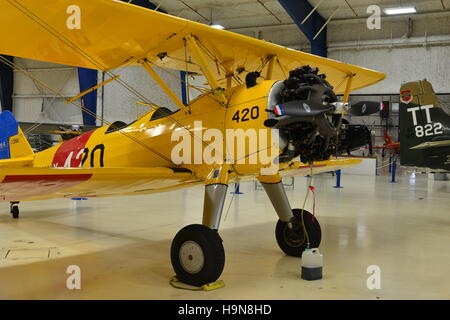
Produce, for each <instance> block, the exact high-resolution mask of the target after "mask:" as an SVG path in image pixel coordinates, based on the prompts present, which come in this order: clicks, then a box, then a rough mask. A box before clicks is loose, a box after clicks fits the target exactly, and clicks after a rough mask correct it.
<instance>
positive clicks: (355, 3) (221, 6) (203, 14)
mask: <svg viewBox="0 0 450 320" xmlns="http://www.w3.org/2000/svg"><path fill="white" fill-rule="evenodd" d="M309 2H310V3H311V5H313V6H316V5H317V4H318V3H319V2H321V0H309ZM158 5H160V6H161V7H162V8H164V9H165V10H166V11H167V12H169V13H170V14H172V15H176V16H178V17H182V18H186V19H189V20H193V21H198V22H202V23H211V22H212V23H219V24H222V25H223V26H225V27H227V28H230V29H232V28H239V27H244V26H267V25H274V26H276V25H279V24H286V23H292V20H291V18H290V17H289V15H288V14H287V13H286V11H285V10H284V9H283V8H282V6H281V5H280V3H279V2H278V0H259V1H258V0H243V1H241V0H226V1H221V0H207V1H205V0H170V1H169V0H162V1H161V0H160V2H159V3H158ZM369 5H378V6H380V7H381V8H389V7H399V6H415V7H416V9H417V11H418V14H423V13H439V12H443V11H448V12H450V1H449V0H420V1H419V0H415V1H398V0H397V1H392V0H391V1H384V0H383V1H381V0H373V1H370V3H368V2H367V0H331V1H330V0H327V1H322V3H321V4H320V6H319V9H318V12H319V13H320V14H321V15H322V17H324V18H325V19H327V18H328V17H329V16H331V15H332V13H333V12H334V11H335V10H336V9H337V8H339V9H338V10H337V12H336V14H335V16H334V18H333V20H342V19H353V18H358V17H359V18H362V17H367V16H368V14H367V12H366V11H367V7H368V6H369Z"/></svg>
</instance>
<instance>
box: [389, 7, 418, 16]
mask: <svg viewBox="0 0 450 320" xmlns="http://www.w3.org/2000/svg"><path fill="white" fill-rule="evenodd" d="M416 12H417V10H416V8H415V7H400V8H386V9H384V13H386V14H405V13H416Z"/></svg>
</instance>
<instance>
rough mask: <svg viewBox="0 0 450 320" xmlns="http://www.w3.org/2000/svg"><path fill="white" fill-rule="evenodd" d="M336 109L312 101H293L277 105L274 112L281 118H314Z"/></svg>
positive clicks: (332, 106)
mask: <svg viewBox="0 0 450 320" xmlns="http://www.w3.org/2000/svg"><path fill="white" fill-rule="evenodd" d="M335 109H336V107H335V106H334V105H323V104H320V103H317V102H314V101H310V100H293V101H289V102H284V103H281V104H278V105H276V106H275V108H274V109H273V112H274V113H275V115H276V116H279V117H280V116H291V117H314V116H318V115H320V114H322V113H328V112H331V111H334V110H335Z"/></svg>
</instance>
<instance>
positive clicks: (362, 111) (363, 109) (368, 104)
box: [347, 101, 382, 116]
mask: <svg viewBox="0 0 450 320" xmlns="http://www.w3.org/2000/svg"><path fill="white" fill-rule="evenodd" d="M381 109H382V103H380V102H375V101H360V102H357V103H354V104H352V105H349V108H348V111H347V112H348V113H350V114H351V115H353V116H368V115H371V114H374V113H377V112H379V111H381Z"/></svg>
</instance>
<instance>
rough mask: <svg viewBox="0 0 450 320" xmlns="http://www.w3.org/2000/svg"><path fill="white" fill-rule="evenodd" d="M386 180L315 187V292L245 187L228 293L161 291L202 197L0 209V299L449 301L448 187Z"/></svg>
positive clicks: (329, 180) (262, 200)
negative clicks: (173, 251) (73, 278)
mask: <svg viewBox="0 0 450 320" xmlns="http://www.w3.org/2000/svg"><path fill="white" fill-rule="evenodd" d="M388 180H389V179H388V177H387V176H381V177H367V176H350V175H345V176H343V186H344V189H334V188H332V186H333V185H334V178H333V177H331V175H329V174H326V175H321V176H317V177H315V180H314V185H315V186H316V188H317V192H318V203H317V208H316V210H317V216H318V219H319V221H320V223H321V225H322V232H323V240H322V245H321V251H322V252H323V254H324V279H323V280H319V281H314V282H307V281H304V280H301V279H300V278H299V276H300V260H299V259H295V258H291V257H286V256H284V255H283V254H282V252H281V251H280V250H279V249H278V246H277V244H276V241H275V236H274V228H275V223H276V220H277V218H276V214H275V212H274V210H273V209H272V207H271V205H270V203H269V200H268V199H267V196H266V195H265V193H264V192H263V191H255V190H254V185H253V183H247V184H243V185H242V186H241V191H243V192H245V194H243V195H239V196H234V200H233V202H232V203H231V206H230V205H229V204H230V200H231V198H232V196H231V195H230V196H229V197H228V199H227V203H226V205H225V206H226V208H225V211H226V210H227V209H228V207H229V208H230V209H229V212H228V215H227V217H226V219H225V215H226V212H225V213H224V219H225V220H222V221H223V222H222V227H221V235H222V238H223V240H224V246H225V250H226V254H227V260H226V265H225V270H224V273H223V274H222V277H221V279H223V280H224V281H225V283H226V287H225V288H223V289H220V290H216V291H210V292H193V291H184V290H179V289H175V288H172V287H171V286H170V285H169V283H168V282H169V279H170V278H171V276H172V275H173V270H172V267H171V264H170V258H169V249H170V244H171V241H172V238H173V236H174V235H175V234H176V232H177V231H178V230H179V229H180V228H182V227H183V226H185V225H188V224H191V223H199V222H200V221H201V210H202V199H203V189H202V188H193V189H188V190H181V191H174V192H169V193H163V194H156V195H150V196H137V197H128V198H110V199H109V198H108V199H106V198H105V199H91V200H87V201H73V200H52V201H43V202H33V203H22V204H21V206H20V208H21V218H20V219H19V220H18V221H14V220H12V218H10V215H9V204H6V203H1V204H0V248H2V250H3V251H2V255H1V257H0V299H450V274H449V273H450V250H449V247H450V241H449V240H450V210H449V209H450V182H441V181H433V180H429V179H428V178H427V176H426V175H418V176H417V177H416V178H415V179H412V178H410V177H408V176H407V175H405V176H402V177H400V183H396V184H391V183H388ZM306 185H307V179H306V178H304V177H299V178H297V179H296V186H295V190H289V189H288V196H289V198H290V200H291V202H292V204H293V206H295V207H299V206H300V205H301V203H302V201H303V198H304V194H305V190H306ZM308 208H311V203H309V204H308ZM8 250H9V253H8V255H6V252H8ZM5 256H6V257H5ZM70 265H78V266H79V267H80V268H81V277H82V280H81V286H82V287H81V290H68V289H67V288H66V279H67V277H69V275H68V274H66V269H67V267H68V266H70ZM369 265H378V266H379V267H380V268H381V289H379V290H369V289H368V288H367V286H366V280H367V278H368V277H369V274H367V273H366V269H367V267H368V266H369Z"/></svg>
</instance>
